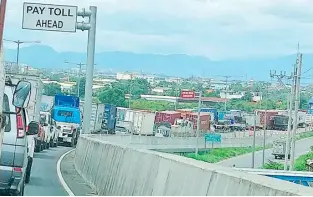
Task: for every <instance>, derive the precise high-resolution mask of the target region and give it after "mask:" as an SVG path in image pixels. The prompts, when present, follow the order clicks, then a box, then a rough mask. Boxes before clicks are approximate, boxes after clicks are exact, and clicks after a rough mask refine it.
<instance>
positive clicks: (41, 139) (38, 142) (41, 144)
mask: <svg viewBox="0 0 313 197" xmlns="http://www.w3.org/2000/svg"><path fill="white" fill-rule="evenodd" d="M34 140H35V152H40V151H42V150H43V149H45V130H44V128H43V127H42V126H41V124H39V132H38V133H37V134H36V135H35V136H34Z"/></svg>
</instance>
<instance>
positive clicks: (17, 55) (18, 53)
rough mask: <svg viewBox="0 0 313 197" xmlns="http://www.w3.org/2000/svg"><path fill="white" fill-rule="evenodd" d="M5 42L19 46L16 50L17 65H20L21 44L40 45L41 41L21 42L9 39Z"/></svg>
mask: <svg viewBox="0 0 313 197" xmlns="http://www.w3.org/2000/svg"><path fill="white" fill-rule="evenodd" d="M3 40H4V41H7V42H12V43H15V44H17V49H16V65H17V66H18V65H19V58H20V45H21V44H31V43H33V44H35V43H40V41H21V40H8V39H3Z"/></svg>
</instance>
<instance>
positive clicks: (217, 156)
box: [184, 147, 262, 163]
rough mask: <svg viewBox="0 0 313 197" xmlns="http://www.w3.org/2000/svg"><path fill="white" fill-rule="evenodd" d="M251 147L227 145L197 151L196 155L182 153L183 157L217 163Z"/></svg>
mask: <svg viewBox="0 0 313 197" xmlns="http://www.w3.org/2000/svg"><path fill="white" fill-rule="evenodd" d="M261 149H262V148H261V147H256V151H258V150H261ZM251 152H252V148H251V147H237V148H233V147H229V148H215V149H212V150H210V151H208V152H199V154H198V155H196V154H195V153H186V154H184V156H185V157H189V158H193V159H196V160H200V161H205V162H208V163H217V162H220V161H222V160H225V159H228V158H232V157H236V156H239V155H243V154H247V153H251Z"/></svg>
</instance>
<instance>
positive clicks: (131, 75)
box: [128, 74, 133, 109]
mask: <svg viewBox="0 0 313 197" xmlns="http://www.w3.org/2000/svg"><path fill="white" fill-rule="evenodd" d="M132 84H133V74H130V84H129V99H128V108H129V109H130V104H131V97H132V88H133V86H132Z"/></svg>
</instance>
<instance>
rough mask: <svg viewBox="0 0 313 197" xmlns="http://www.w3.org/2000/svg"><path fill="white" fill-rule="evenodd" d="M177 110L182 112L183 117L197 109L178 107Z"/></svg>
mask: <svg viewBox="0 0 313 197" xmlns="http://www.w3.org/2000/svg"><path fill="white" fill-rule="evenodd" d="M176 111H177V112H180V113H181V117H182V118H186V115H187V114H190V113H193V112H194V111H195V110H194V109H177V110H176Z"/></svg>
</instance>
